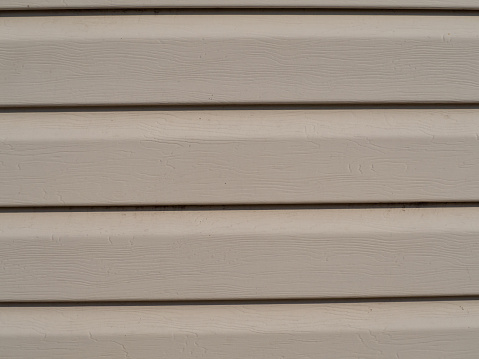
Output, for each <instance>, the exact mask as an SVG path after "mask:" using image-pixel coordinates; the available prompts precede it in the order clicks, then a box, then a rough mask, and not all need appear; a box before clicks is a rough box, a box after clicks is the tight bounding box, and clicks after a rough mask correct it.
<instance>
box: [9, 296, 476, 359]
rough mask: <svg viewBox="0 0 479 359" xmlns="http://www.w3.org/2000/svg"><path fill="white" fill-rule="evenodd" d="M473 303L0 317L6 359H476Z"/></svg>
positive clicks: (73, 311) (109, 310)
mask: <svg viewBox="0 0 479 359" xmlns="http://www.w3.org/2000/svg"><path fill="white" fill-rule="evenodd" d="M478 337H479V304H478V302H476V301H451V302H441V301H435V302H418V303H407V302H406V303H401V302H399V303H394V302H391V303H361V304H296V305H232V306H216V305H215V306H211V305H210V306H156V307H155V306H146V307H145V306H142V307H121V306H120V307H105V306H102V307H83V308H82V307H59V308H54V307H37V308H15V307H3V308H0V354H1V355H2V357H3V358H9V359H30V358H32V359H33V358H34V359H57V358H61V359H84V358H85V357H88V358H91V359H100V358H101V359H117V358H135V359H140V358H145V359H146V358H157V357H162V358H173V359H177V358H210V359H224V358H232V359H236V358H237V359H240V358H241V359H242V358H268V359H269V358H271V359H273V358H278V357H281V358H291V359H293V358H330V359H344V358H348V359H349V358H351V359H353V358H365V359H373V358H402V359H416V358H422V359H437V358H448V359H469V358H470V359H476V358H477V353H478V352H479V341H478V340H477V338H478Z"/></svg>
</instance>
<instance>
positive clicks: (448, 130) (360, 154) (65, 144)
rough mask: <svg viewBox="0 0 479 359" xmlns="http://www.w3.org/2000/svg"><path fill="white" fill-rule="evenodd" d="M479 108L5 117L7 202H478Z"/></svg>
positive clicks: (1, 195) (1, 172)
mask: <svg viewBox="0 0 479 359" xmlns="http://www.w3.org/2000/svg"><path fill="white" fill-rule="evenodd" d="M478 133H479V111H478V110H474V109H472V110H452V109H447V110H392V109H385V110H251V111H249V110H241V111H239V110H223V111H220V110H218V111H214V110H209V111H119V112H116V111H113V112H105V111H98V112H32V113H21V112H14V113H2V114H0V188H1V190H0V206H49V205H56V206H61V205H184V204H275V203H332V202H337V203H352V202H357V203H360V202H421V201H423V202H426V201H479V180H478V179H479V141H478Z"/></svg>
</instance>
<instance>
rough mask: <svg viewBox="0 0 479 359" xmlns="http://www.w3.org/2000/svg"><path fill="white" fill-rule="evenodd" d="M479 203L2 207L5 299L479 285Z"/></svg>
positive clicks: (465, 288)
mask: <svg viewBox="0 0 479 359" xmlns="http://www.w3.org/2000/svg"><path fill="white" fill-rule="evenodd" d="M478 216H479V209H478V208H472V207H471V208H422V209H414V208H407V209H401V208H396V209H394V208H377V209H364V208H362V209H321V210H314V209H298V210H226V211H221V210H218V211H216V210H215V211H213V210H209V211H201V210H199V211H159V212H156V211H146V212H45V213H26V212H23V213H10V214H8V213H2V214H1V215H0V228H1V232H0V263H1V266H0V287H1V288H2V290H1V291H0V301H63V300H66V301H89V300H102V301H103V300H126V301H128V300H210V299H213V300H215V299H220V300H221V299H270V298H276V299H280V298H282V299H288V298H339V297H387V296H391V297H398V296H399V297H403V296H452V295H478V294H479V244H478V241H477V238H478V235H479V223H478V221H477V218H478Z"/></svg>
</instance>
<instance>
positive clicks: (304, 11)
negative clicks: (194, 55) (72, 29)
mask: <svg viewBox="0 0 479 359" xmlns="http://www.w3.org/2000/svg"><path fill="white" fill-rule="evenodd" d="M478 7H479V5H478ZM255 14H256V15H289V14H291V15H407V16H415V15H417V16H448V15H452V16H475V15H478V14H479V9H478V10H467V9H460V8H459V9H458V8H455V9H445V8H438V9H433V8H427V9H426V8H425V9H418V8H414V9H392V8H345V7H337V8H334V7H329V8H319V7H317V8H315V7H281V8H280V7H278V8H272V7H231V8H219V7H197V8H192V7H184V8H173V7H171V8H91V9H73V8H66V9H65V8H64V9H48V10H47V9H34V8H28V9H22V10H0V17H27V16H29V17H33V16H103V15H112V16H114V15H255Z"/></svg>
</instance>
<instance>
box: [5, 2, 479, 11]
mask: <svg viewBox="0 0 479 359" xmlns="http://www.w3.org/2000/svg"><path fill="white" fill-rule="evenodd" d="M163 7H167V8H178V7H192V8H198V7H214V8H228V7H233V8H243V7H267V8H359V9H361V8H382V9H404V8H406V9H407V8H409V9H418V8H419V9H473V10H475V9H479V1H477V0H2V2H1V3H0V9H5V10H32V9H91V8H93V9H95V8H96V9H111V8H121V9H125V8H163Z"/></svg>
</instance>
